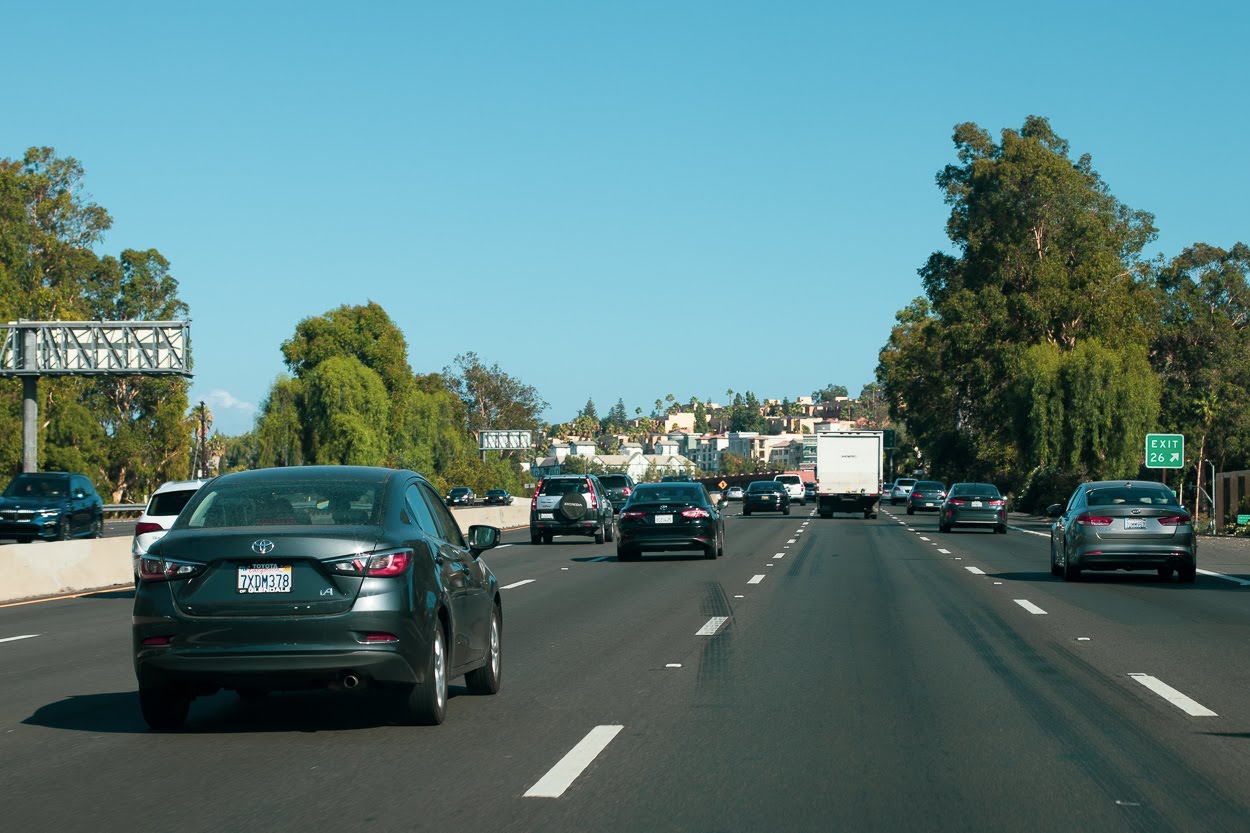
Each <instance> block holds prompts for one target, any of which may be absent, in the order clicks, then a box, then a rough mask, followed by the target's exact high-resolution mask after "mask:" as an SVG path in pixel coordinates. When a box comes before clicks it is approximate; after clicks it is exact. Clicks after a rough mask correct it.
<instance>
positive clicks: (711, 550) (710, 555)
mask: <svg viewBox="0 0 1250 833" xmlns="http://www.w3.org/2000/svg"><path fill="white" fill-rule="evenodd" d="M703 557H704V558H706V559H709V560H711V561H715V560H716V544H714V543H713V544H709V545H707V546H705V547H704V548H703Z"/></svg>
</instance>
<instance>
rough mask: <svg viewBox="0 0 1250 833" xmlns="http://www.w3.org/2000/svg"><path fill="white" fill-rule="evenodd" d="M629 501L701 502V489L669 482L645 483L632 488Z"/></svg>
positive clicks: (635, 502)
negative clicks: (632, 491)
mask: <svg viewBox="0 0 1250 833" xmlns="http://www.w3.org/2000/svg"><path fill="white" fill-rule="evenodd" d="M630 497H631V500H630V503H634V504H638V503H702V502H703V490H702V489H700V488H699V487H697V486H677V485H674V484H670V483H664V484H658V483H657V484H655V485H647V484H644V485H642V486H639V487H638V488H637V489H635V490H634V493H633V494H632V495H631V496H630Z"/></svg>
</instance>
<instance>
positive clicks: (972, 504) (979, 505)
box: [968, 500, 985, 509]
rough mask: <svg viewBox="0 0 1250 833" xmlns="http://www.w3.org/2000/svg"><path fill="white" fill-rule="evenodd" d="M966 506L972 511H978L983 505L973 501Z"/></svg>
mask: <svg viewBox="0 0 1250 833" xmlns="http://www.w3.org/2000/svg"><path fill="white" fill-rule="evenodd" d="M968 505H969V506H971V507H972V508H973V509H980V508H981V507H982V506H984V505H985V504H983V503H981V501H979V500H974V501H972V502H971V503H970V504H968Z"/></svg>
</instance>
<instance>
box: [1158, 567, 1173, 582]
mask: <svg viewBox="0 0 1250 833" xmlns="http://www.w3.org/2000/svg"><path fill="white" fill-rule="evenodd" d="M1155 572H1156V573H1157V574H1158V575H1159V578H1161V579H1163V580H1164V581H1167V580H1168V579H1170V578H1171V577H1172V568H1171V567H1159V568H1158V569H1157V570H1155Z"/></svg>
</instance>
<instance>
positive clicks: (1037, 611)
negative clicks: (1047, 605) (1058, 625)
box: [1012, 599, 1046, 616]
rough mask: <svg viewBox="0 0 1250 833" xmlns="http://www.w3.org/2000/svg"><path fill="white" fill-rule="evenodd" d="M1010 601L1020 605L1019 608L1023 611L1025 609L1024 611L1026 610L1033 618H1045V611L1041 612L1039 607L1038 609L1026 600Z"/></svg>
mask: <svg viewBox="0 0 1250 833" xmlns="http://www.w3.org/2000/svg"><path fill="white" fill-rule="evenodd" d="M1012 601H1014V602H1015V603H1016V604H1018V605H1020V607H1022V608H1024V609H1025V610H1027V611H1028V612H1029V613H1032V614H1034V615H1035V616H1045V615H1046V611H1044V610H1042V609H1041V608H1040V607H1038V606H1037V605H1035V604H1033V603H1032V602H1031V601H1029V600H1028V599H1012Z"/></svg>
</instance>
